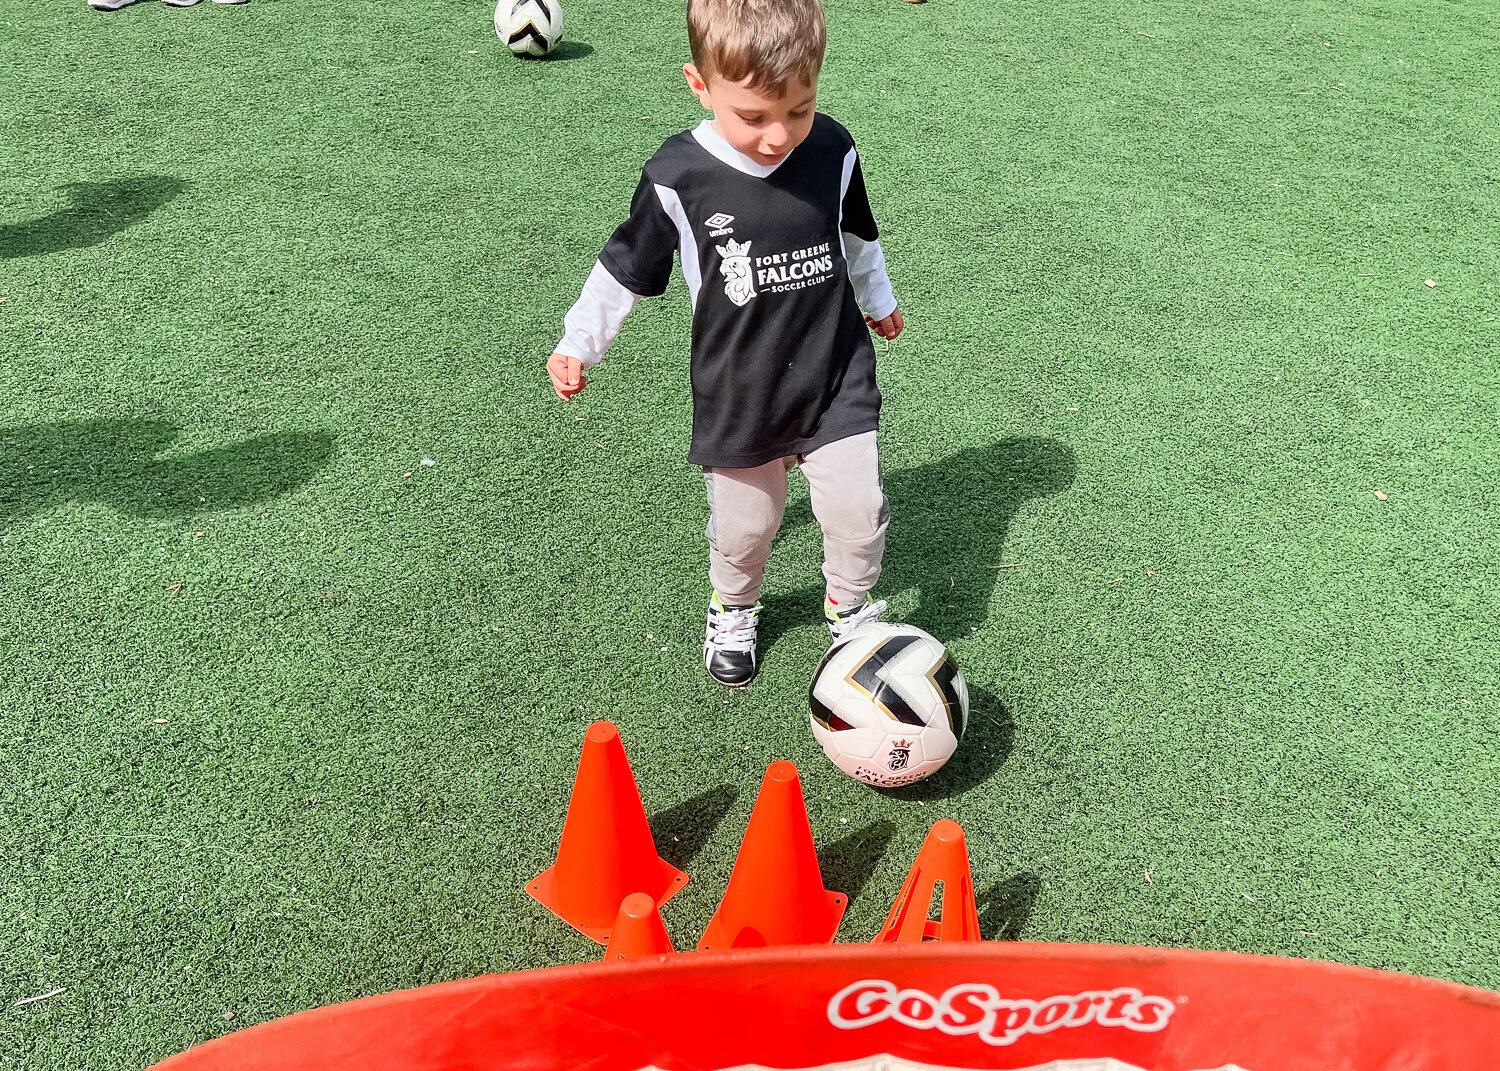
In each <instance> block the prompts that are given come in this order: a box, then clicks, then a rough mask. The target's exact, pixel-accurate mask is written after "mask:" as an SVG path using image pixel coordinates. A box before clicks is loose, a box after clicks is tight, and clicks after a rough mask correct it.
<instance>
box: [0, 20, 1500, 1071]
mask: <svg viewBox="0 0 1500 1071" xmlns="http://www.w3.org/2000/svg"><path fill="white" fill-rule="evenodd" d="M828 10H829V20H830V42H831V43H830V50H829V56H828V61H827V64H826V66H825V69H824V75H823V80H822V84H821V86H820V93H821V96H820V107H821V108H822V109H823V110H826V111H828V112H830V113H832V114H833V115H835V116H836V117H837V118H839V119H840V120H841V121H843V122H844V123H845V124H846V125H847V126H848V127H849V128H850V129H851V130H852V131H853V132H854V135H855V137H856V138H857V139H858V140H859V143H860V147H861V150H862V153H863V155H864V160H865V173H866V176H867V179H868V182H869V186H870V190H871V196H872V200H873V201H874V203H875V207H876V212H877V216H878V218H879V219H880V220H881V222H882V225H883V228H884V232H883V244H884V245H885V248H886V251H887V255H888V259H889V263H890V268H891V273H892V277H893V280H894V284H895V287H896V292H897V294H898V296H899V297H900V299H901V304H902V309H903V312H904V313H905V315H906V320H907V324H908V327H907V331H906V333H905V334H903V335H902V336H901V338H900V339H899V340H898V341H897V342H896V343H895V344H894V345H893V346H892V347H891V348H890V349H889V352H888V353H883V354H882V357H881V376H882V384H883V387H884V389H885V392H886V409H885V414H884V431H883V457H884V464H885V469H886V472H887V482H888V491H889V494H890V497H891V500H892V503H893V516H894V520H893V522H892V527H891V536H890V546H889V551H888V555H887V560H886V577H885V579H884V580H883V582H882V585H881V587H880V589H879V593H880V594H882V595H884V596H886V597H887V598H889V599H890V600H891V601H892V604H893V606H894V607H895V609H896V611H897V612H898V615H899V616H901V617H903V618H905V619H907V620H910V621H913V622H915V623H917V624H919V625H921V626H922V627H924V628H927V629H929V630H930V631H932V632H934V633H935V634H937V635H938V636H939V637H940V638H942V639H943V640H944V641H946V642H947V643H949V644H950V646H951V649H952V651H953V653H954V655H955V656H956V658H957V660H958V661H959V663H960V664H961V665H962V667H963V669H964V671H965V674H966V676H967V678H968V680H969V682H970V687H971V689H972V692H973V695H974V699H975V709H974V715H973V723H972V726H971V731H970V734H969V738H968V739H967V740H966V741H965V743H964V746H963V748H962V750H961V752H960V754H959V755H958V757H957V758H955V759H954V760H953V762H952V763H951V764H950V766H949V768H948V769H946V770H945V771H944V772H943V773H942V774H941V775H940V776H939V777H937V778H935V779H933V780H932V781H931V782H928V783H926V784H924V785H922V786H920V787H918V788H915V789H908V790H904V791H902V792H893V793H879V792H875V791H872V790H870V789H867V788H864V787H862V786H860V785H858V784H855V783H853V782H851V781H849V780H847V779H845V778H844V777H843V776H842V775H841V774H839V773H837V772H836V771H835V770H834V769H833V768H832V767H831V766H830V765H829V764H828V763H827V762H826V761H825V760H824V759H823V757H822V756H821V754H820V753H819V752H818V750H817V748H816V746H815V744H814V742H813V740H812V737H811V734H810V733H809V732H808V729H807V718H806V713H805V709H806V708H805V689H806V684H807V679H808V676H809V674H810V672H811V670H812V668H813V667H814V666H815V665H816V662H817V659H818V657H819V656H820V653H821V651H822V647H823V643H824V638H825V635H826V634H825V633H824V632H823V629H822V625H821V624H820V621H819V603H820V598H821V589H820V587H819V582H820V578H819V575H818V562H819V555H820V542H819V536H818V532H817V529H816V526H815V525H814V523H813V522H812V519H811V515H810V512H809V509H808V506H807V500H806V491H805V485H803V484H801V483H797V484H796V485H795V486H794V495H793V502H792V505H791V508H790V510H789V514H788V520H787V526H786V528H785V530H784V532H783V535H782V537H781V539H780V542H779V544H778V547H777V550H776V553H775V557H774V558H773V563H772V570H771V574H770V580H769V584H768V588H767V596H766V598H767V605H768V610H767V614H766V618H765V628H764V638H763V644H762V650H763V657H764V666H765V669H764V672H763V675H762V676H761V678H760V679H759V680H758V681H756V683H755V684H754V686H753V687H752V688H750V689H749V690H748V691H746V692H744V693H743V694H728V693H725V692H724V691H723V690H721V689H719V688H718V687H717V686H715V685H713V684H712V683H711V682H709V681H708V680H707V679H706V678H705V677H704V674H703V672H702V666H701V661H700V653H699V644H700V642H701V636H702V632H701V629H702V612H703V604H704V602H705V599H706V596H707V581H706V578H705V548H704V544H703V534H702V528H703V524H704V520H705V507H704V504H703V502H702V483H701V479H700V477H699V476H698V474H697V473H696V472H695V471H694V470H693V469H692V468H691V467H689V466H688V465H687V464H686V462H685V460H684V457H685V453H686V445H687V434H688V418H689V399H688V391H687V377H686V351H687V345H688V320H687V308H686V305H687V300H686V292H685V289H684V288H683V287H682V285H681V280H680V278H679V279H677V280H676V281H674V284H673V287H672V289H671V290H670V291H669V293H668V295H667V296H666V297H665V298H664V299H662V300H659V301H648V302H645V303H644V304H643V305H642V307H641V308H640V309H639V310H638V311H637V313H636V314H635V315H634V316H633V317H632V319H631V320H630V322H629V323H628V325H627V327H626V330H625V333H624V335H623V336H622V338H621V340H620V342H619V343H618V345H617V347H616V349H615V350H614V351H613V352H612V353H611V354H610V356H609V358H608V360H607V361H606V362H605V364H604V365H603V366H601V368H600V369H598V370H597V372H596V373H595V375H594V376H593V377H592V382H591V384H590V386H589V388H588V390H587V391H586V392H585V393H584V394H583V395H582V396H581V397H580V398H579V399H578V400H577V401H575V402H574V403H572V404H570V405H563V404H562V403H561V402H559V401H558V400H557V399H556V398H555V397H554V396H553V395H552V393H551V391H550V390H549V389H548V387H547V385H546V382H545V379H544V377H543V374H542V362H543V360H544V358H545V356H546V354H547V352H548V351H549V349H550V346H551V344H552V343H553V341H554V340H555V339H556V337H557V335H558V334H559V330H560V322H561V317H562V314H563V312H564V311H565V310H566V308H567V307H568V305H569V304H570V303H571V302H572V300H573V299H574V297H575V296H576V294H577V290H578V288H579V286H580V285H581V283H582V281H583V279H584V276H585V275H586V273H587V271H588V268H589V265H590V263H591V262H592V259H593V257H594V255H595V253H596V252H597V250H598V248H599V247H600V245H601V244H602V243H603V241H604V239H605V238H606V237H607V235H608V234H609V232H610V230H611V229H612V227H613V226H614V225H615V223H616V222H617V221H618V220H619V219H620V218H621V216H622V213H623V212H624V210H625V207H626V205H627V203H628V199H629V195H630V192H631V190H632V189H633V187H634V184H635V182H636V180H637V178H638V174H639V167H640V165H641V163H642V162H643V161H644V159H645V158H646V157H647V156H648V155H649V154H650V153H651V152H652V151H653V150H654V149H655V147H656V146H657V145H658V144H659V143H660V142H661V141H662V140H663V139H664V138H665V137H667V136H669V135H671V134H673V133H675V132H677V131H679V130H682V129H685V128H686V127H688V126H690V125H692V124H693V123H695V122H696V121H697V120H698V118H699V115H700V114H701V112H700V109H699V108H698V105H697V104H696V102H695V101H694V100H693V99H692V98H691V97H690V96H689V94H688V93H687V92H686V88H685V86H684V85H682V84H681V75H680V73H677V67H678V66H679V65H680V64H681V63H682V62H683V60H684V58H685V51H686V46H685V41H684V33H683V26H682V22H683V17H682V4H681V3H680V2H678V0H672V2H661V0H627V2H625V3H603V2H600V0H568V8H567V20H568V22H567V26H568V41H567V43H566V44H565V45H564V47H563V49H562V51H561V53H560V55H559V56H557V57H556V58H554V59H551V60H548V61H543V62H533V63H521V62H517V61H515V60H513V59H512V58H511V57H510V56H509V54H508V53H506V52H505V51H504V50H503V48H501V47H500V46H499V44H498V43H497V41H496V40H495V36H494V33H493V30H492V29H491V27H490V25H489V21H490V15H491V9H490V8H489V7H488V6H487V5H485V4H483V3H479V2H477V0H452V2H448V3H442V4H437V3H430V2H417V0H387V2H385V3H383V4H379V5H353V4H350V3H347V2H342V3H335V2H332V0H295V2H294V0H253V2H252V3H251V4H249V5H248V6H245V7H218V6H214V5H209V4H203V5H200V6H199V7H195V8H191V9H187V10H177V9H172V8H168V7H165V6H163V5H161V4H157V3H142V4H139V5H137V6H135V7H132V8H128V9H125V10H123V11H120V12H116V13H112V14H99V13H95V12H92V11H90V10H89V9H88V8H87V7H86V6H85V4H84V3H83V0H55V2H52V3H48V4H47V5H45V6H42V5H36V4H32V5H23V4H21V3H19V2H15V0H10V2H6V3H3V4H0V25H3V28H4V32H3V34H0V124H3V125H0V178H3V180H0V1067H3V1068H12V1067H14V1068H27V1069H32V1071H43V1069H47V1071H51V1069H58V1071H61V1069H74V1068H90V1069H92V1068H107V1069H116V1068H121V1069H135V1068H141V1067H143V1066H145V1065H147V1064H149V1063H150V1062H152V1061H155V1060H157V1059H161V1058H163V1057H165V1056H167V1055H169V1054H171V1053H174V1052H176V1051H179V1050H181V1049H184V1048H186V1047H187V1046H189V1045H191V1044H194V1043H198V1042H201V1041H203V1040H205V1039H208V1038H211V1037H214V1036H217V1035H219V1034H222V1033H225V1032H227V1031H230V1030H233V1029H236V1028H239V1027H241V1026H244V1025H248V1024H252V1023H256V1022H260V1021H264V1020H267V1019H271V1018H274V1017H277V1016H281V1015H285V1014H288V1013H291V1012H295V1011H298V1010H301V1009H305V1008H309V1007H313V1006H317V1005H320V1004H325V1003H331V1002H335V1001H342V1000H348V999H351V998H354V997H359V996H364V995H367V994H373V993H381V992H385V991H388V990H391V989H396V988H400V987H409V986H416V985H422V984H426V983H431V982H438V981H444V980H448V979H454V978H462V977H467V976H470V975H474V974H477V973H482V972H486V971H509V970H515V969H520V968H525V967H534V966H541V965H550V964H559V963H568V962H575V961H578V960H582V959H591V958H595V957H597V956H598V954H599V950H598V949H597V947H596V946H594V945H592V944H590V943H589V942H587V941H585V940H584V939H582V938H581V937H579V936H578V935H576V934H575V933H573V932H572V931H570V930H568V929H567V928H565V927H564V926H563V925H561V924H560V923H558V922H556V921H555V920H554V919H552V918H551V917H550V916H549V915H547V914H546V913H545V912H543V911H542V910H541V909H540V908H539V907H538V906H537V905H535V904H534V903H533V902H532V901H531V900H529V899H528V898H527V897H526V896H525V895H524V894H523V892H522V885H523V883H524V882H525V881H526V880H527V879H529V878H530V877H531V876H532V875H534V874H535V873H537V872H538V871H540V870H541V869H542V868H543V867H545V866H546V865H548V863H549V862H550V861H551V858H552V854H553V852H554V851H555V847H556V837H557V834H558V831H559V828H560V824H561V820H562V815H563V811H564V808H565V805H566V801H567V796H568V791H569V787H570V779H571V775H572V770H573V765H574V763H575V762H576V757H577V751H578V747H579V745H580V742H581V739H582V735H583V731H584V728H585V726H586V725H587V724H588V722H589V721H591V720H592V719H595V718H600V717H608V718H611V719H613V720H614V721H616V722H617V723H618V724H619V725H620V727H621V731H622V734H623V736H624V740H625V744H626V747H627V749H628V751H629V754H630V756H631V758H632V761H633V763H634V766H635V769H636V773H637V777H638V781H639V783H640V787H641V791H642V794H643V796H644V798H645V802H646V806H647V808H648V811H649V812H650V813H651V814H652V815H653V817H654V818H655V825H656V830H657V834H658V839H659V840H660V841H661V843H662V848H663V851H664V853H665V854H666V855H667V856H668V858H669V859H671V861H673V862H675V863H677V864H679V865H682V866H684V867H685V868H686V869H687V870H688V871H689V872H690V873H691V874H692V876H693V882H692V884H691V885H689V886H688V888H687V889H686V890H685V891H684V892H683V893H682V894H681V895H680V896H678V897H677V898H676V899H674V900H673V901H672V903H671V904H670V905H668V907H667V910H666V912H665V917H666V922H667V925H668V927H669V929H670V930H671V932H672V934H673V935H674V937H675V939H676V940H677V942H678V944H679V945H680V946H690V945H692V944H693V943H694V942H695V941H696V940H697V938H698V936H699V935H700V934H701V933H702V930H703V927H704V926H705V924H706V923H707V921H708V918H709V916H710V914H711V913H712V911H713V908H714V906H715V904H716V902H717V898H718V895H719V893H720V892H721V891H722V889H723V886H724V883H725V881H726V879H727V877H728V873H729V869H730V866H731V864H732V861H733V855H734V851H735V848H736V846H737V844H738V838H739V835H740V833H741V831H742V830H743V827H744V822H745V819H746V817H747V815H748V813H749V809H750V806H751V804H752V802H753V799H754V795H755V790H756V786H757V784H758V781H759V777H760V775H761V773H762V771H763V770H764V768H765V766H766V764H767V763H768V762H770V761H772V760H773V759H777V758H791V759H793V760H794V761H796V762H797V763H798V764H799V766H800V768H801V770H802V776H803V784H804V786H805V789H806V792H807V797H808V806H809V811H810V815H811V819H812V824H813V829H814V833H815V836H816V838H817V840H818V843H819V846H820V849H821V850H822V851H823V854H824V867H825V876H826V877H827V879H828V882H829V884H830V885H831V886H832V887H834V888H838V889H841V890H843V891H846V892H849V893H851V894H852V896H853V900H852V903H851V906H850V909H849V912H848V915H847V917H846V919H845V922H844V927H843V930H842V935H843V936H844V937H845V939H848V940H864V939H868V937H869V936H870V935H871V934H872V933H873V931H874V929H875V928H876V926H877V925H878V923H879V921H880V919H881V918H882V917H883V914H884V912H885V910H886V908H887V907H888V906H889V903H890V900H891V898H892V897H893V896H894V895H895V892H896V890H897V888H898V886H899V883H900V880H901V878H902V876H903V874H904V872H905V870H906V867H907V866H908V865H909V863H910V861H911V859H912V857H913V856H914V854H915V851H916V848H917V846H918V844H919V843H920V841H921V838H922V836H923V834H924V833H925V831H926V829H927V827H928V826H929V825H930V823H931V822H932V821H933V820H935V819H937V818H939V817H943V816H951V817H954V818H956V819H958V820H959V821H960V822H962V823H963V825H964V827H965V829H966V830H967V832H968V838H969V847H970V851H971V854H972V859H973V865H974V871H975V879H976V883H977V886H978V888H979V890H980V901H981V902H980V908H981V917H982V920H983V925H984V929H985V933H986V935H987V936H991V937H1002V938H1024V939H1029V940H1040V941H1103V942H1130V943H1142V944H1154V945H1167V946H1184V947H1196V948H1215V949H1234V950H1240V951H1247V952H1265V953H1272V954H1276V955H1285V956H1298V957H1314V958H1322V959H1332V960H1338V961H1341V962H1346V963H1354V964H1363V965H1369V966H1378V967H1387V968H1394V969H1398V970H1403V971H1410V972H1416V973H1422V974H1430V975H1435V976H1438V977H1442V978H1448V979H1453V980H1457V981H1462V982H1467V983H1470V984H1475V985H1481V986H1487V987H1490V988H1500V937H1497V927H1496V922H1495V905H1496V903H1497V899H1500V828H1497V820H1496V814H1497V810H1500V787H1497V786H1500V744H1497V728H1500V669H1497V660H1496V657H1495V651H1496V647H1495V644H1496V636H1497V626H1500V621H1497V617H1500V613H1497V605H1500V579H1497V577H1500V551H1497V541H1496V538H1495V534H1496V521H1495V518H1496V514H1497V509H1500V491H1497V484H1496V480H1495V473H1496V472H1497V471H1500V445H1497V436H1496V433H1495V432H1496V422H1495V417H1496V407H1497V402H1500V372H1497V367H1500V362H1497V356H1500V346H1497V341H1500V323H1497V321H1496V314H1497V300H1496V299H1497V286H1500V224H1497V222H1496V220H1497V219H1500V169H1497V164H1496V160H1497V159H1500V103H1497V97H1496V95H1495V93H1494V91H1493V87H1494V84H1495V82H1496V77H1497V75H1496V71H1495V69H1494V66H1495V59H1494V57H1495V56H1496V55H1497V54H1500V18H1497V16H1496V14H1495V9H1494V7H1493V5H1492V4H1489V3H1483V2H1479V0H1449V2H1440V3H1432V2H1418V0H1307V2H1296V3H1293V2H1290V0H1247V2H1242V3H1233V4H1230V3H1221V4H1203V3H1189V2H1187V0H1175V2H1159V3H1149V4H1148V3H1144V2H1141V0H1125V2H1108V3H1106V2H1103V0H1060V2H1058V3H1053V4H1049V5H1042V6H1036V5H1015V4H1008V3H1001V2H999V0H972V2H959V0H932V2H930V3H928V4H925V5H923V6H920V7H914V6H910V5H907V4H903V3H898V2H896V0H858V2H856V0H830V2H829V8H828ZM1427 280H1431V281H1432V284H1434V285H1428V284H1427V282H1426V281H1427ZM424 459H426V460H429V461H431V462H433V464H431V465H427V464H424ZM1377 491H1378V492H1380V495H1379V496H1377V495H1376V493H1375V492H1377ZM1382 496H1383V497H1382ZM59 988H64V989H65V990H66V991H65V992H63V993H61V994H58V995H56V996H53V997H50V998H49V999H46V1000H42V1001H36V1002H33V1003H29V1004H22V1005H19V1006H16V1002H17V1001H20V1000H23V999H25V998H27V997H31V996H36V995H40V994H43V993H47V992H50V991H52V990H54V989H59Z"/></svg>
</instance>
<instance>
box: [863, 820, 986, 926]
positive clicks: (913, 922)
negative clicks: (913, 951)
mask: <svg viewBox="0 0 1500 1071" xmlns="http://www.w3.org/2000/svg"><path fill="white" fill-rule="evenodd" d="M938 882H942V884H943V903H942V915H941V921H938V922H934V921H932V920H931V919H930V918H929V917H928V915H929V913H930V912H931V910H932V894H933V891H934V890H935V888H936V886H937V884H938ZM977 940H979V907H978V905H977V904H976V903H975V902H974V876H973V874H971V873H970V872H969V853H968V851H967V850H966V849H965V847H964V831H963V827H962V826H960V825H959V824H958V823H957V822H955V821H954V820H953V819H951V818H942V819H939V820H938V821H937V822H936V823H934V824H933V827H932V829H930V830H929V831H928V833H927V839H926V840H925V841H923V842H922V849H921V851H919V852H917V861H916V862H915V863H913V864H912V868H911V873H909V874H907V875H906V881H905V883H903V884H902V886H901V892H900V893H898V894H897V896H896V903H895V904H894V905H893V906H892V907H891V913H890V914H889V915H887V916H886V917H885V925H884V926H882V927H881V928H880V932H879V933H878V934H876V935H875V939H874V940H873V941H871V942H870V943H871V944H874V945H878V944H883V943H886V942H892V943H895V944H907V943H909V942H914V941H977Z"/></svg>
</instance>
